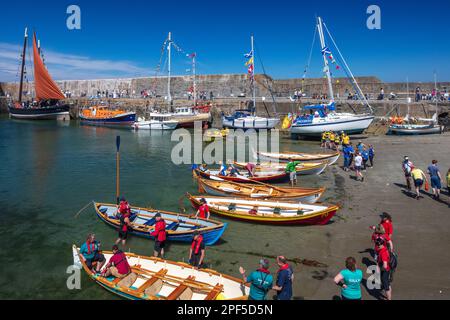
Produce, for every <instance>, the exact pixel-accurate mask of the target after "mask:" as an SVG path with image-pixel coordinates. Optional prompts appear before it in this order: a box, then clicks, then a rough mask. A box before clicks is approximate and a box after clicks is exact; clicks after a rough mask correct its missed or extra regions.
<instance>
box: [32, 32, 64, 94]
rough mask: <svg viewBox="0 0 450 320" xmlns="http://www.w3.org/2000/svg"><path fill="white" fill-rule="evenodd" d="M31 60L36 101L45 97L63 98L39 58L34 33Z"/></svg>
mask: <svg viewBox="0 0 450 320" xmlns="http://www.w3.org/2000/svg"><path fill="white" fill-rule="evenodd" d="M33 61H34V86H35V88H36V98H37V100H38V101H40V100H47V99H56V100H61V99H65V97H64V95H63V94H62V92H61V90H60V89H59V87H58V85H57V84H56V83H55V81H53V79H52V77H51V76H50V74H49V73H48V71H47V68H46V67H45V66H44V63H43V62H42V60H41V56H40V55H39V51H38V48H37V45H36V34H34V36H33Z"/></svg>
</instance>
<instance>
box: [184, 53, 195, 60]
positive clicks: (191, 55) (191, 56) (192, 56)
mask: <svg viewBox="0 0 450 320" xmlns="http://www.w3.org/2000/svg"><path fill="white" fill-rule="evenodd" d="M186 55H187V56H188V57H189V59H192V58H195V57H196V56H197V54H196V53H195V52H193V53H191V54H186Z"/></svg>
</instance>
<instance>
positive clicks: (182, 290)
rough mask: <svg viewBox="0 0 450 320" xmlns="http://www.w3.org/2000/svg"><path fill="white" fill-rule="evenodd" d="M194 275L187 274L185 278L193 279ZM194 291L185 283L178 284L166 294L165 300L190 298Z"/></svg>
mask: <svg viewBox="0 0 450 320" xmlns="http://www.w3.org/2000/svg"><path fill="white" fill-rule="evenodd" d="M194 279H195V277H193V276H189V277H188V278H187V280H194ZM193 293H194V292H193V291H192V289H191V288H189V287H188V286H187V285H185V284H180V285H179V286H178V287H176V288H175V290H173V291H172V292H171V293H170V294H169V295H168V296H167V300H191V299H192V294H193Z"/></svg>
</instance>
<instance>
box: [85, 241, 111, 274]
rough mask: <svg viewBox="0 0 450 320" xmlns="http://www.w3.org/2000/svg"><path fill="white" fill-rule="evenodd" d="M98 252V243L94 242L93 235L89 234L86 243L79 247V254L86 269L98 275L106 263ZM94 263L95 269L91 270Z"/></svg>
mask: <svg viewBox="0 0 450 320" xmlns="http://www.w3.org/2000/svg"><path fill="white" fill-rule="evenodd" d="M99 251H100V242H98V241H97V240H95V234H93V233H91V234H89V235H88V236H87V239H86V242H85V243H83V244H82V245H81V248H80V253H81V257H82V259H83V260H84V262H85V263H86V265H87V267H88V268H89V269H91V270H92V272H97V273H100V270H101V269H102V266H103V265H104V264H105V262H106V259H105V256H104V255H103V254H101V253H100V252H99ZM94 262H96V266H95V269H94V268H93V265H94Z"/></svg>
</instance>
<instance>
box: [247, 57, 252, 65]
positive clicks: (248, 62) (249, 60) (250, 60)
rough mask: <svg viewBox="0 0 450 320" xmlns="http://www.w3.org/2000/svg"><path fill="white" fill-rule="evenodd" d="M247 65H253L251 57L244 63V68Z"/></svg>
mask: <svg viewBox="0 0 450 320" xmlns="http://www.w3.org/2000/svg"><path fill="white" fill-rule="evenodd" d="M249 64H253V57H251V58H250V59H248V61H247V62H246V63H245V65H246V66H248V65H249Z"/></svg>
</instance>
